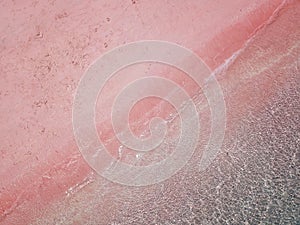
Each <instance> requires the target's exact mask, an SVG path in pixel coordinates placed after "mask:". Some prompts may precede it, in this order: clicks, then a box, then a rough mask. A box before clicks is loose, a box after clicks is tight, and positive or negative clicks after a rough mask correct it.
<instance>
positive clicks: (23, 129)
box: [0, 0, 300, 224]
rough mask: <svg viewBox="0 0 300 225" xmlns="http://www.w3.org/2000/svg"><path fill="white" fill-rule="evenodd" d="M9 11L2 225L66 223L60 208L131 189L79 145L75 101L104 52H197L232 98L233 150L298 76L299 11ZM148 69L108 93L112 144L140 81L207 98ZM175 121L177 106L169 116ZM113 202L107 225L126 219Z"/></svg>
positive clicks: (45, 4) (242, 7)
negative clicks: (159, 79)
mask: <svg viewBox="0 0 300 225" xmlns="http://www.w3.org/2000/svg"><path fill="white" fill-rule="evenodd" d="M0 4H1V9H0V24H1V29H0V32H1V44H0V46H1V47H0V48H1V61H0V71H1V77H0V79H1V83H0V85H1V89H0V101H1V110H0V124H1V132H0V141H1V147H0V156H1V157H0V223H1V224H28V223H33V221H36V223H41V224H48V223H49V224H54V223H59V219H57V218H58V217H59V216H57V217H56V216H55V215H59V214H57V211H56V210H55V208H59V207H58V206H57V205H60V206H62V205H65V204H68V203H66V201H70V200H69V199H67V200H66V198H73V199H78V200H77V201H75V202H76V203H74V202H72V204H75V205H76V204H78V205H79V206H80V207H81V209H84V207H85V206H84V204H83V202H84V201H86V200H87V199H89V198H91V195H90V193H96V192H97V193H99V190H100V191H101V190H103V193H106V192H107V191H108V190H109V189H110V188H111V189H112V190H114V191H116V190H117V191H120V190H122V189H123V188H126V187H119V186H117V188H116V186H115V185H116V184H113V183H109V182H107V181H105V180H104V179H103V178H101V177H99V176H97V175H96V174H95V173H94V172H93V171H92V170H91V168H90V167H89V165H88V164H87V163H86V162H85V161H84V159H83V158H82V156H81V154H80V152H79V151H78V148H77V146H76V143H75V140H74V138H73V131H72V101H73V96H74V94H75V91H76V87H77V84H78V82H79V80H80V78H81V77H82V75H83V73H84V71H85V70H86V69H87V67H88V66H89V64H90V63H92V62H93V61H94V60H95V59H96V58H97V57H99V56H100V55H101V54H103V53H104V52H107V51H108V50H110V49H112V48H114V47H117V46H118V45H121V44H124V43H129V42H132V41H138V40H145V39H146V40H152V39H154V40H165V41H170V42H175V43H178V44H180V45H182V46H185V47H187V48H189V49H191V50H193V51H194V52H196V53H197V54H198V55H199V56H200V57H201V58H202V59H203V60H204V61H205V62H206V64H207V65H208V66H209V67H210V69H211V70H216V71H217V78H218V80H219V82H220V84H221V86H222V89H223V91H224V95H225V101H226V106H227V111H228V112H227V123H228V124H227V129H226V137H225V139H226V138H227V139H230V135H231V134H232V133H234V132H235V129H236V124H237V123H238V121H239V120H240V119H241V118H245V117H246V116H247V115H248V114H249V112H251V113H257V112H258V111H259V110H260V108H263V107H264V102H265V101H266V100H267V99H269V98H270V97H271V96H273V95H274V93H276V91H277V89H280V88H281V86H284V84H285V81H286V80H287V77H288V75H289V73H288V72H287V71H288V70H289V67H288V66H287V65H291V64H294V63H295V62H297V60H298V58H299V28H298V27H299V26H300V24H299V21H300V5H299V1H281V0H263V1H262V0H255V1H247V0H236V1H232V0H230V1H218V0H213V1H207V0H194V1H167V0H166V1H142V0H137V1H129V0H128V1H127V0H126V1H121V0H120V1H118V0H114V1H102V0H101V1H50V0H49V1H31V0H30V1H29V0H28V1H27V0H26V1H19V2H15V1H2V2H1V3H0ZM297 28H298V29H297ZM249 40H250V41H249ZM228 59H229V60H228ZM226 60H227V61H226ZM147 66H148V65H144V66H143V65H141V66H140V67H138V70H137V72H135V73H134V72H132V73H133V76H129V75H128V76H124V78H123V79H119V78H115V79H113V80H112V81H111V82H110V83H109V84H108V87H107V89H106V92H105V95H104V96H105V97H104V100H102V101H103V102H101V101H100V102H98V107H97V109H98V110H97V113H98V114H97V128H98V131H99V132H101V135H100V137H101V138H102V139H103V140H104V141H107V142H108V140H111V138H112V137H113V136H114V135H113V132H112V128H111V126H110V125H109V121H108V120H107V118H108V117H107V116H108V115H109V110H108V109H109V104H110V102H111V99H113V97H114V96H115V94H116V93H117V91H118V89H119V88H120V87H122V85H124V84H125V83H127V82H128V81H130V80H132V79H136V78H137V77H139V76H148V75H151V74H153V73H158V74H159V75H160V76H163V77H168V78H169V79H172V80H174V81H175V82H178V83H182V82H183V81H185V84H186V85H187V87H188V88H189V91H190V93H191V94H194V93H196V92H197V90H198V89H197V87H195V85H194V84H192V83H190V82H189V80H188V79H187V80H186V78H185V76H184V74H180V73H178V71H177V73H176V71H175V72H174V71H171V72H170V69H166V68H164V67H160V66H157V67H155V66H153V67H152V68H150V70H147V72H145V71H146V69H147ZM128 74H129V73H128ZM254 84H255V85H254ZM157 104H158V102H157V100H152V101H148V102H145V103H144V104H143V105H141V106H139V107H138V106H137V108H136V109H135V111H134V112H133V114H132V117H131V120H132V121H133V122H134V121H145V120H147V119H148V116H149V115H148V116H145V112H148V111H149V110H150V109H153V108H155V107H157ZM101 110H102V111H101ZM169 110H170V108H168V106H165V108H164V109H163V110H162V112H161V114H163V115H165V114H168V113H169ZM204 114H205V115H206V114H209V111H208V110H207V109H206V110H204ZM150 116H151V115H150ZM141 124H142V123H140V124H138V126H137V127H136V129H137V130H139V131H142V130H144V129H146V128H145V126H141ZM204 126H205V124H204ZM139 131H137V132H139ZM225 141H226V140H225ZM117 146H118V143H117V142H116V141H111V142H110V143H108V147H109V148H110V149H111V153H112V154H117V149H118V148H117ZM199 149H200V147H199ZM199 151H200V150H199ZM128 154H129V153H128ZM91 177H92V178H91ZM90 180H91V181H90ZM95 180H97V182H96V183H101V182H103V183H105V184H106V185H104V186H103V187H101V188H102V189H101V188H99V186H97V185H94V186H93V183H95ZM81 184H82V185H81ZM81 186H82V187H83V188H84V190H81ZM78 187H80V188H78ZM112 187H114V188H112ZM127 188H128V187H127ZM74 189H76V190H77V189H78V191H72V190H74ZM114 191H111V193H109V194H107V195H108V196H111V195H113V193H115V192H114ZM84 196H85V197H84ZM110 201H112V200H111V197H107V198H104V199H99V202H100V203H101V204H100V203H99V204H100V205H102V206H107V208H106V209H101V210H102V212H101V215H100V214H99V215H100V216H99V217H98V219H99V221H98V222H97V221H94V222H95V224H108V223H109V222H104V221H110V220H109V219H108V218H109V214H110V213H111V212H114V210H117V205H113V204H112V203H111V202H110ZM120 201H121V200H120ZM53 207H54V208H53ZM80 207H79V209H80ZM62 208H63V210H65V211H66V212H65V215H66V217H67V218H68V221H69V222H66V221H65V222H63V224H83V223H84V221H88V220H87V219H86V218H85V214H80V213H75V214H76V219H74V220H72V218H73V216H74V215H73V214H70V213H68V212H67V211H68V210H71V208H72V207H67V206H66V207H62ZM74 208H75V206H74ZM76 209H77V210H78V208H76ZM99 210H100V209H99ZM95 212H96V211H94V212H93V213H95ZM71 215H73V216H71ZM78 215H79V216H78ZM45 218H48V222H45V221H46V220H43V219H45ZM53 218H56V219H57V220H55V219H53ZM74 218H75V216H74ZM39 221H44V222H39ZM49 221H50V222H49ZM51 221H52V222H51ZM53 221H56V222H53ZM101 221H102V222H101ZM90 224H92V223H91V222H90Z"/></svg>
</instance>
